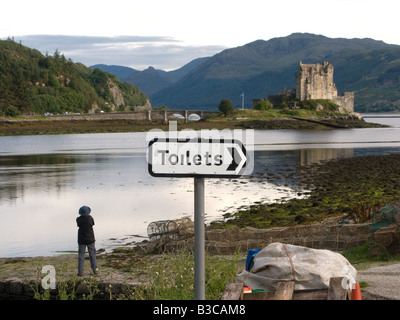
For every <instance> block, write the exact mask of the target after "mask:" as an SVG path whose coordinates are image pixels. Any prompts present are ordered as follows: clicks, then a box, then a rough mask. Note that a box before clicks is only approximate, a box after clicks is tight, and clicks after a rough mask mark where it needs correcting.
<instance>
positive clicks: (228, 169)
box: [147, 138, 248, 300]
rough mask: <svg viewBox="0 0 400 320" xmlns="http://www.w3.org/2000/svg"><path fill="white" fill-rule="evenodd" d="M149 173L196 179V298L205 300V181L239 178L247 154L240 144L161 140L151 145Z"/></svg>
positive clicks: (197, 140)
mask: <svg viewBox="0 0 400 320" xmlns="http://www.w3.org/2000/svg"><path fill="white" fill-rule="evenodd" d="M147 152H148V154H147V158H148V170H149V173H150V174H151V175H152V176H154V177H193V178H194V267H195V270H194V298H195V300H204V299H205V223H204V212H205V211H204V179H205V178H206V177H209V178H233V177H239V176H240V175H241V174H242V173H243V171H244V167H245V166H246V162H247V161H248V159H247V154H246V149H245V148H244V146H243V144H242V143H241V142H240V141H238V140H233V139H230V140H224V139H220V140H213V139H206V140H202V139H186V140H178V139H159V138H155V139H153V140H151V141H150V142H149V146H148V150H147Z"/></svg>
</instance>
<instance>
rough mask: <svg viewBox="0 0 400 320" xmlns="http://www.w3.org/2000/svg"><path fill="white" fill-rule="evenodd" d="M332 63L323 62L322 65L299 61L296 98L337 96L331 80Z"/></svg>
mask: <svg viewBox="0 0 400 320" xmlns="http://www.w3.org/2000/svg"><path fill="white" fill-rule="evenodd" d="M333 69H334V68H333V65H332V64H330V63H328V62H324V63H323V64H322V65H321V64H319V63H316V64H303V63H302V62H301V61H300V62H299V69H298V71H297V72H296V98H297V99H299V100H300V101H301V100H307V99H330V100H332V99H333V98H334V97H336V96H337V89H336V86H335V83H334V82H333Z"/></svg>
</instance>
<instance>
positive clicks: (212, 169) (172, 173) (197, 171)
mask: <svg viewBox="0 0 400 320" xmlns="http://www.w3.org/2000/svg"><path fill="white" fill-rule="evenodd" d="M246 161H247V156H246V149H245V148H244V146H243V144H242V143H241V142H240V141H238V140H224V139H221V140H204V139H187V140H183V141H182V140H177V139H158V138H156V139H153V140H151V141H150V143H149V148H148V165H149V166H148V167H149V173H150V174H151V175H152V176H154V177H176V176H179V177H195V176H204V177H207V176H208V177H226V178H229V177H236V176H240V175H241V174H242V172H243V171H244V167H245V166H246Z"/></svg>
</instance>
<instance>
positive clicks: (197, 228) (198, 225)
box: [194, 177, 205, 300]
mask: <svg viewBox="0 0 400 320" xmlns="http://www.w3.org/2000/svg"><path fill="white" fill-rule="evenodd" d="M204 275H205V230H204V178H203V177H195V178H194V299H195V300H204V299H205V278H204Z"/></svg>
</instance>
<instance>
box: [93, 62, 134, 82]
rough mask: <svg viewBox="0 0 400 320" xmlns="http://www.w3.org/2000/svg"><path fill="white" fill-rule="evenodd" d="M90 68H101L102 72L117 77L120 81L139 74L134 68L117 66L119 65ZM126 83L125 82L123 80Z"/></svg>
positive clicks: (100, 65)
mask: <svg viewBox="0 0 400 320" xmlns="http://www.w3.org/2000/svg"><path fill="white" fill-rule="evenodd" d="M90 68H92V69H96V68H99V69H100V70H103V71H104V72H108V73H111V74H113V75H114V76H117V77H118V78H119V79H120V80H122V79H125V78H126V77H128V76H130V75H131V74H135V73H139V72H140V71H139V70H135V69H133V68H129V67H124V66H117V65H111V66H108V65H106V64H96V65H94V66H91V67H90ZM122 81H125V80H122Z"/></svg>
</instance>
